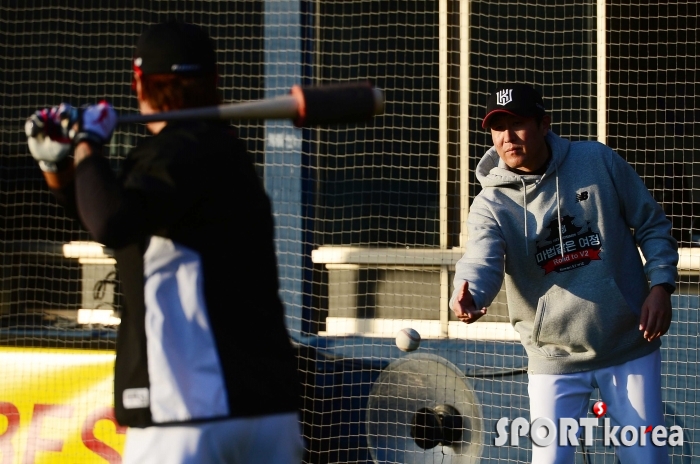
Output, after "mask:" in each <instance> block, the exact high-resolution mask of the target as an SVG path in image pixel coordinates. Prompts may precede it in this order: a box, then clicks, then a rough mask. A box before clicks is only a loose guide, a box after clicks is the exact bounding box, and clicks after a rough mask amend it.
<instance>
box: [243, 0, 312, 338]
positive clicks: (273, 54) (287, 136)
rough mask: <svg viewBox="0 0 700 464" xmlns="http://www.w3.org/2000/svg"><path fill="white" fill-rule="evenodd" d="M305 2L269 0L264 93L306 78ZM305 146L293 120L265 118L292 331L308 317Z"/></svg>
mask: <svg viewBox="0 0 700 464" xmlns="http://www.w3.org/2000/svg"><path fill="white" fill-rule="evenodd" d="M300 3H301V0H286V1H275V0H266V1H265V19H264V25H265V98H273V97H276V96H279V95H283V94H286V93H287V92H289V89H290V88H291V87H292V86H293V85H295V84H301V83H302V82H301V79H302V66H301V63H302V50H301V47H302V43H301V41H302V37H301V5H300ZM301 150H302V135H301V132H300V131H299V130H298V129H296V128H294V126H293V125H292V123H291V122H289V121H267V122H266V124H265V174H264V182H265V189H266V190H267V193H268V195H269V196H270V199H271V201H272V209H273V212H274V218H275V243H276V247H277V262H278V267H279V277H280V296H281V297H282V300H283V301H284V304H285V310H286V320H287V321H286V322H287V329H288V330H289V331H290V334H292V335H295V334H296V335H298V334H299V333H300V332H301V329H302V322H303V317H302V312H303V301H302V296H303V291H302V283H303V259H304V255H303V222H304V221H303V219H304V218H303V192H302V179H301V173H302V156H301ZM252 309H253V308H251V310H252Z"/></svg>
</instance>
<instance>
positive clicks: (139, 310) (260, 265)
mask: <svg viewBox="0 0 700 464" xmlns="http://www.w3.org/2000/svg"><path fill="white" fill-rule="evenodd" d="M75 194H76V204H77V210H78V213H79V216H80V218H81V221H82V222H83V224H84V225H85V226H86V228H87V229H88V231H90V233H91V235H92V237H93V239H94V240H95V241H97V242H100V243H102V244H104V245H105V246H107V247H109V248H112V249H114V250H115V255H116V260H117V269H118V273H119V278H120V281H121V285H122V291H123V295H124V305H123V306H124V307H123V311H122V315H121V317H122V322H121V325H120V327H119V333H118V337H117V348H116V352H117V356H116V366H115V388H114V390H115V391H114V394H115V397H114V403H115V413H116V417H117V420H118V421H119V423H120V424H122V425H128V426H132V427H144V426H150V425H155V424H171V423H185V422H193V421H202V420H215V419H221V418H231V417H243V416H252V415H263V414H272V413H281V412H289V411H294V410H296V409H297V407H298V384H297V377H296V375H297V372H296V364H295V358H294V351H293V347H292V345H291V342H290V340H289V336H288V333H287V330H286V327H285V324H284V311H283V305H282V302H281V300H280V298H279V295H278V276H277V261H276V256H275V248H274V242H273V233H274V231H273V227H274V226H273V218H272V213H271V207H270V202H269V199H268V197H267V195H266V193H265V191H264V189H263V187H262V184H261V182H260V179H259V177H258V175H257V173H256V172H255V169H254V165H253V163H252V160H251V158H250V156H249V154H248V153H247V151H246V150H245V147H244V145H243V143H242V142H241V141H240V140H239V139H238V138H237V137H236V136H235V134H234V133H233V132H232V129H231V128H230V127H228V126H227V125H225V124H222V123H218V122H216V123H214V122H203V121H198V122H187V123H169V124H168V125H167V126H166V127H165V128H164V129H163V130H162V131H161V132H160V133H159V134H158V135H156V136H154V137H151V138H150V139H148V140H147V141H146V142H145V143H143V144H142V145H140V146H139V147H137V148H136V149H134V150H133V151H132V152H131V153H130V154H129V156H128V157H127V159H126V160H125V161H124V164H123V167H122V171H121V174H120V175H119V176H118V177H117V176H115V175H114V174H113V172H112V170H111V168H110V166H109V163H108V161H107V160H106V159H105V158H103V157H101V156H91V157H89V158H87V159H85V160H84V161H82V162H81V163H80V164H79V165H78V167H77V168H76V176H75Z"/></svg>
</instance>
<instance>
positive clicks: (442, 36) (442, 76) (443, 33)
mask: <svg viewBox="0 0 700 464" xmlns="http://www.w3.org/2000/svg"><path fill="white" fill-rule="evenodd" d="M448 15H449V11H448V0H440V1H439V3H438V60H439V66H438V70H439V71H438V73H439V75H438V82H439V95H440V96H439V98H440V113H439V122H438V128H439V129H438V130H439V144H438V145H439V157H440V159H439V169H440V175H439V183H440V189H439V191H440V249H442V250H445V249H447V245H448V235H447V232H448V230H447V178H448V177H447V175H448V172H447V168H448V119H447V118H448V103H449V101H448V99H449V94H448V92H449V89H448V85H449V82H448V81H449V79H448V78H449V62H448V60H449V53H448V41H449V17H448ZM448 271H449V269H448V267H447V266H446V265H442V266H440V335H441V336H442V337H445V338H446V337H447V333H448V324H449V316H450V312H449V311H450V308H449V300H450V295H449V291H450V287H449V274H448Z"/></svg>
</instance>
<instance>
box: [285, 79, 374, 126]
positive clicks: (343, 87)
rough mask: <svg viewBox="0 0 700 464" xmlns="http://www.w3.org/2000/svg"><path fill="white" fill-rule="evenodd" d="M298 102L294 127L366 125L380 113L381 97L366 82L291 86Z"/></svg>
mask: <svg viewBox="0 0 700 464" xmlns="http://www.w3.org/2000/svg"><path fill="white" fill-rule="evenodd" d="M291 94H292V95H294V96H295V97H296V98H297V101H298V116H297V118H296V119H295V120H294V125H295V126H296V127H308V126H314V125H326V124H343V123H355V122H361V121H366V120H369V119H371V118H372V116H374V115H376V114H378V113H381V112H382V110H383V104H384V102H383V101H381V100H382V99H381V93H380V92H379V91H377V90H375V89H374V87H372V84H370V83H369V82H365V83H360V84H358V83H352V84H348V83H343V84H330V85H324V86H319V87H299V86H294V87H293V88H292V91H291Z"/></svg>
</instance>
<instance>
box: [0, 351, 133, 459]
mask: <svg viewBox="0 0 700 464" xmlns="http://www.w3.org/2000/svg"><path fill="white" fill-rule="evenodd" d="M113 370H114V352H113V351H81V350H62V349H45V348H0V456H1V459H0V463H2V464H34V463H37V464H44V463H51V464H64V463H65V464H75V463H81V464H82V463H101V464H104V463H105V462H109V463H120V462H121V455H122V452H123V450H124V441H125V438H126V436H125V433H126V428H124V427H120V426H118V425H117V423H116V421H115V419H114V410H113V400H112V392H113V385H112V382H113V378H114V373H113Z"/></svg>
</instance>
